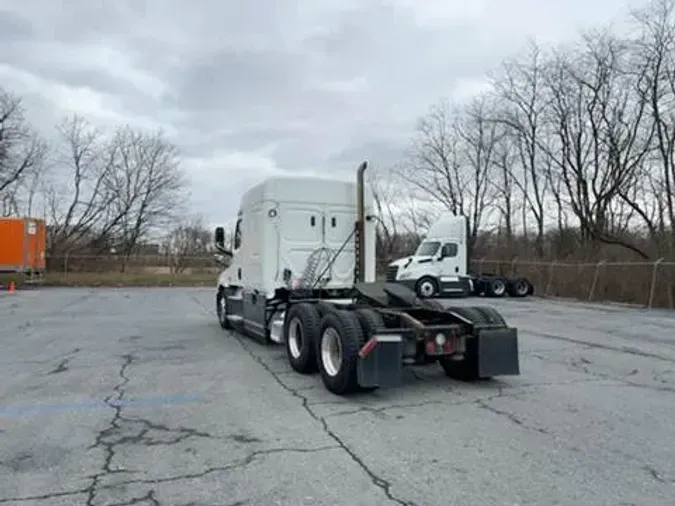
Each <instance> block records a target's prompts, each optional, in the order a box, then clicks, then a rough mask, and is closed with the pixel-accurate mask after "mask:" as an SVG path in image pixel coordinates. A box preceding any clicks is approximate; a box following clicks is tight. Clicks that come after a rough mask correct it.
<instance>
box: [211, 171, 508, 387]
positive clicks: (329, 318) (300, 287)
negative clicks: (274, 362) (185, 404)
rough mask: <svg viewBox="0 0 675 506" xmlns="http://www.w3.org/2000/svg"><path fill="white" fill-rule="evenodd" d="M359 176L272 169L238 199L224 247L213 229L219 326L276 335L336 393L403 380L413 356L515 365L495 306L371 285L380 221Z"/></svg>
mask: <svg viewBox="0 0 675 506" xmlns="http://www.w3.org/2000/svg"><path fill="white" fill-rule="evenodd" d="M366 168H367V164H366V162H364V163H363V164H361V166H360V167H359V169H358V173H357V181H356V182H344V181H335V180H326V179H321V178H310V177H274V178H270V179H267V180H266V181H264V182H263V183H261V184H258V185H257V186H254V187H253V188H251V189H249V190H248V191H247V192H246V193H245V194H244V196H243V197H242V200H241V207H240V211H239V215H238V219H237V224H236V228H235V233H234V237H233V240H232V247H231V249H230V248H228V247H226V245H225V244H224V237H225V233H224V229H223V228H222V227H218V228H216V232H215V242H216V247H217V250H218V252H219V255H220V257H219V258H223V257H225V256H227V257H229V260H230V265H229V267H227V268H226V269H224V270H223V271H222V272H221V273H220V274H219V276H218V283H217V289H216V297H215V299H216V300H215V302H216V311H217V315H218V320H219V322H220V325H221V327H223V328H224V329H228V330H229V329H231V330H234V331H237V332H239V333H241V334H244V335H246V336H248V337H251V338H253V339H255V340H257V341H259V342H261V343H264V344H271V343H283V344H284V346H285V349H286V355H287V358H288V361H289V363H290V366H291V367H292V368H293V369H294V370H295V371H296V372H298V373H301V374H310V373H314V372H316V371H317V370H318V371H319V372H320V374H321V378H322V380H323V383H324V385H325V386H326V388H327V389H328V390H329V391H331V392H333V393H335V394H338V395H343V394H347V393H350V392H355V391H359V390H373V389H376V388H378V387H389V386H394V385H397V384H399V383H400V381H401V379H402V368H403V366H404V365H408V364H433V363H436V362H437V363H439V364H440V365H441V367H442V368H443V369H444V371H445V373H446V374H447V375H448V376H451V377H456V378H459V379H465V380H471V379H478V378H489V377H493V376H499V375H518V374H520V366H519V353H518V332H517V329H515V328H510V327H508V326H507V324H506V322H505V321H504V319H503V318H502V316H501V315H500V314H499V313H498V312H497V311H496V310H494V309H493V308H490V307H468V306H462V307H444V306H443V305H441V304H440V303H439V302H438V301H436V300H433V299H429V300H425V299H420V298H419V297H417V296H416V294H415V292H414V291H412V290H410V289H409V288H407V287H406V286H404V285H402V284H400V283H387V282H380V283H377V282H375V219H374V217H373V216H372V215H370V213H372V211H373V204H372V195H371V194H370V193H369V192H366V188H365V184H364V172H365V170H366Z"/></svg>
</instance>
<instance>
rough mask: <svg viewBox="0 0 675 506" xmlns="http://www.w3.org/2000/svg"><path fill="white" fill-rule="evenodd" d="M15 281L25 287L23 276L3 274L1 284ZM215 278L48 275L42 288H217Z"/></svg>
mask: <svg viewBox="0 0 675 506" xmlns="http://www.w3.org/2000/svg"><path fill="white" fill-rule="evenodd" d="M10 280H14V282H15V283H16V285H17V287H18V288H20V287H22V285H23V284H24V279H23V277H22V276H21V275H0V283H2V285H3V286H4V287H5V289H6V287H7V286H8V285H9V281H10ZM215 282H216V276H215V275H214V274H213V273H210V272H196V273H190V274H177V275H172V274H166V273H165V274H151V273H120V272H70V273H68V274H63V273H58V272H56V273H54V272H52V273H48V274H47V276H46V278H45V280H44V282H43V283H42V284H41V286H68V287H122V286H129V287H130V286H137V287H161V286H214V285H215Z"/></svg>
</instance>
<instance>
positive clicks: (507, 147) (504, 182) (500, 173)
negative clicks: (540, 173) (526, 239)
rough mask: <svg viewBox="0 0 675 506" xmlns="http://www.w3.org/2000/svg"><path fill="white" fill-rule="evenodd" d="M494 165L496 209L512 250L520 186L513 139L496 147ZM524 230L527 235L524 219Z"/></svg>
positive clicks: (503, 139)
mask: <svg viewBox="0 0 675 506" xmlns="http://www.w3.org/2000/svg"><path fill="white" fill-rule="evenodd" d="M494 165H495V167H496V169H497V170H496V171H495V174H494V177H493V178H490V180H489V181H490V184H491V185H492V186H493V187H494V192H495V195H496V196H497V199H496V202H495V207H497V209H498V210H499V214H500V222H501V223H502V224H503V230H504V232H505V235H506V242H507V246H508V247H509V249H510V248H512V246H513V238H514V223H513V218H514V215H515V212H516V207H517V202H516V200H515V192H514V187H517V186H519V185H520V183H519V182H518V180H517V178H516V177H515V175H514V172H515V171H514V170H513V169H514V167H515V166H516V165H517V160H516V154H515V149H514V145H513V142H512V138H510V137H509V136H506V135H504V136H502V137H501V138H500V141H499V142H498V143H497V145H496V147H495V156H494ZM523 230H524V231H525V233H527V229H526V220H525V219H523Z"/></svg>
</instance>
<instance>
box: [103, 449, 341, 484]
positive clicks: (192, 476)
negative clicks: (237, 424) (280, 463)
mask: <svg viewBox="0 0 675 506" xmlns="http://www.w3.org/2000/svg"><path fill="white" fill-rule="evenodd" d="M338 449H340V447H339V446H337V445H330V446H320V447H318V448H270V449H267V450H256V451H254V452H251V453H249V454H248V455H247V456H246V457H244V458H243V459H239V460H237V461H235V462H232V463H231V464H226V465H223V466H212V467H209V468H207V469H204V470H203V471H200V472H196V473H186V474H181V475H177V476H167V477H165V478H149V479H143V478H139V479H131V480H123V481H120V482H117V483H115V484H114V485H103V486H101V487H100V488H101V489H109V488H117V487H121V486H127V485H158V484H160V483H171V482H175V481H184V480H196V479H200V478H203V477H205V476H208V475H210V474H214V473H224V472H229V471H234V470H237V469H242V468H245V467H247V466H250V465H251V464H253V462H255V461H256V460H259V459H260V458H262V457H265V456H267V455H273V454H276V453H317V452H323V451H328V450H338Z"/></svg>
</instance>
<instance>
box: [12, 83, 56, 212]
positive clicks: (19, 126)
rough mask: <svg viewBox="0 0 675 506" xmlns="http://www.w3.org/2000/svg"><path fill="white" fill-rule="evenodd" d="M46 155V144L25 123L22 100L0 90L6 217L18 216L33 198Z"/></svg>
mask: <svg viewBox="0 0 675 506" xmlns="http://www.w3.org/2000/svg"><path fill="white" fill-rule="evenodd" d="M46 153H47V146H46V144H45V142H44V141H43V140H42V139H40V137H39V136H38V135H37V134H36V133H35V132H34V130H33V129H32V128H31V126H30V125H29V124H28V121H27V120H26V117H25V113H24V108H23V105H22V103H21V100H20V99H19V98H18V97H16V96H15V95H13V94H11V93H9V92H7V91H5V90H4V89H2V88H0V205H1V206H2V208H1V211H2V214H3V215H9V214H18V213H19V212H20V210H21V207H22V206H21V200H22V199H24V198H25V199H28V198H30V197H31V195H30V189H31V187H32V186H33V185H32V184H31V183H32V181H34V180H35V179H36V178H37V176H38V175H39V173H40V171H41V170H42V169H43V168H44V159H45V155H46ZM27 181H28V182H29V183H28V187H26V182H27ZM26 192H27V193H26ZM26 204H27V203H26Z"/></svg>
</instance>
